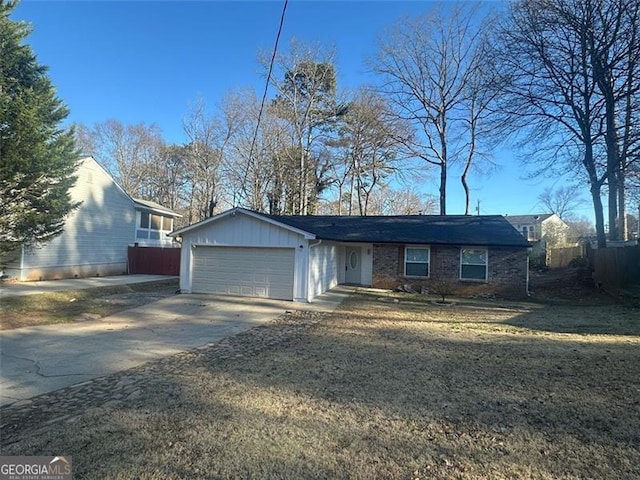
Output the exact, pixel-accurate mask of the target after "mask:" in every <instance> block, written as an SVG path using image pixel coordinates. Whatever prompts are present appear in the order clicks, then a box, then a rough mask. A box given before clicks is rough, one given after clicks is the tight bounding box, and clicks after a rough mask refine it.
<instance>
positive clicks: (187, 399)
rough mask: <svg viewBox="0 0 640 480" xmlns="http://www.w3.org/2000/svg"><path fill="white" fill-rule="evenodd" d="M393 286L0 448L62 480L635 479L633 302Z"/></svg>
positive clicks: (639, 471)
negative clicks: (448, 299) (417, 292)
mask: <svg viewBox="0 0 640 480" xmlns="http://www.w3.org/2000/svg"><path fill="white" fill-rule="evenodd" d="M398 298H399V300H400V301H399V303H397V304H389V303H383V302H380V301H379V300H378V299H377V298H376V295H366V294H356V295H353V296H351V297H350V298H349V299H348V300H346V301H345V302H344V304H343V305H342V306H341V307H340V308H339V309H338V310H337V311H336V312H335V313H334V314H332V315H330V316H327V317H326V318H325V319H324V320H322V321H321V322H320V323H316V324H313V325H309V326H307V327H305V328H298V327H297V328H291V327H290V326H288V325H287V324H286V322H284V323H282V322H281V323H278V322H275V323H273V324H270V325H267V326H265V327H260V328H258V329H254V330H252V331H250V332H247V333H246V334H241V335H238V336H236V337H233V338H232V339H231V340H230V341H229V344H230V345H231V347H233V348H232V349H231V350H230V351H229V350H228V349H227V350H221V351H222V352H223V353H224V354H222V353H215V348H212V349H210V350H204V351H197V352H192V353H190V354H189V355H186V356H180V357H176V358H175V359H174V360H167V361H165V362H162V363H158V364H154V365H156V366H154V367H153V368H152V369H151V370H149V371H147V373H145V374H144V378H145V381H146V382H147V383H146V384H144V386H143V392H142V394H141V395H140V396H138V397H136V399H135V400H132V401H129V402H127V401H124V402H122V404H120V405H119V406H107V407H100V408H91V409H88V410H86V411H77V412H69V411H65V410H64V408H63V407H61V408H60V410H59V411H51V412H50V413H48V414H47V415H50V416H52V418H55V417H56V416H68V415H72V417H71V418H66V419H64V420H60V421H57V422H53V423H51V424H49V426H48V427H47V426H45V427H43V424H44V422H38V424H36V425H33V426H29V424H28V422H27V423H25V425H22V427H20V428H22V431H21V432H20V431H19V432H17V433H15V434H13V436H12V438H11V440H10V442H11V443H5V444H4V445H3V446H2V453H3V454H5V455H17V454H20V455H34V454H41V453H42V452H45V451H46V452H62V453H64V454H68V455H72V456H73V461H74V470H75V473H76V478H105V479H116V478H145V479H161V478H162V479H163V478H185V479H187V478H230V479H235V478H237V479H240V478H285V479H289V478H290V479H294V478H295V479H299V478H318V479H323V478H354V479H417V478H447V479H449V478H455V479H469V480H470V479H478V478H496V479H501V478H537V479H538V478H539V479H584V478H639V477H640V450H638V445H639V444H640V434H639V433H638V432H640V337H639V336H638V335H639V333H640V329H639V326H638V321H637V319H638V317H639V315H638V313H639V312H638V310H630V309H626V308H624V307H620V306H611V305H609V306H604V305H603V306H600V307H594V306H590V307H565V306H557V305H555V306H554V305H547V306H540V305H529V304H510V305H508V306H499V305H497V306H496V305H495V304H494V305H493V307H492V304H491V303H490V302H487V303H482V304H478V305H475V306H473V305H467V306H464V305H454V306H447V307H438V306H436V305H433V304H429V303H424V302H420V301H416V299H414V298H411V297H408V296H406V297H403V296H399V297H398ZM634 319H635V320H634ZM595 326H598V328H597V329H595ZM594 330H597V331H594ZM252 345H253V346H252ZM136 375H138V373H136ZM140 375H142V374H140ZM3 441H4V442H7V440H3Z"/></svg>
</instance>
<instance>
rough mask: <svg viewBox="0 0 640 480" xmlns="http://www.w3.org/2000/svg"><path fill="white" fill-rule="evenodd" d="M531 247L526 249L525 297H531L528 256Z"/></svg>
mask: <svg viewBox="0 0 640 480" xmlns="http://www.w3.org/2000/svg"><path fill="white" fill-rule="evenodd" d="M531 250H532V249H531V247H529V248H527V258H526V259H525V261H526V262H527V264H526V267H527V286H526V292H527V297H530V296H531V292H530V291H529V256H530V255H531Z"/></svg>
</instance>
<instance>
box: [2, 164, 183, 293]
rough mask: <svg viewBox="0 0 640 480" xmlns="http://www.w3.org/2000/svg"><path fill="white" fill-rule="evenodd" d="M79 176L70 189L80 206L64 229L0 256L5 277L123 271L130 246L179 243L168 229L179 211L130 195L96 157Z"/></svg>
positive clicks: (80, 166) (81, 166)
mask: <svg viewBox="0 0 640 480" xmlns="http://www.w3.org/2000/svg"><path fill="white" fill-rule="evenodd" d="M76 175H77V177H78V178H77V180H76V184H75V185H74V187H73V188H71V189H70V191H69V193H70V195H71V198H72V200H73V201H74V202H80V206H79V207H78V208H77V209H76V210H74V211H73V212H71V213H70V214H69V215H68V217H67V219H66V221H65V225H64V231H63V232H62V233H61V234H60V235H58V236H57V237H54V238H53V239H51V240H50V241H48V242H46V243H44V244H42V245H37V246H33V247H25V246H22V247H21V248H19V249H18V250H17V251H14V252H11V253H9V254H7V255H6V256H5V257H4V258H2V259H0V270H1V271H2V274H3V276H5V277H10V278H15V279H17V280H20V281H29V280H44V279H57V278H73V277H91V276H104V275H119V274H125V273H128V247H129V246H133V245H136V244H137V245H139V246H152V247H173V246H175V245H174V240H173V239H172V238H171V237H169V236H168V234H169V233H170V232H171V231H172V230H173V229H174V227H173V222H174V219H176V218H178V217H180V215H179V214H178V213H176V212H173V211H171V210H169V209H167V208H165V207H163V206H162V205H158V204H157V203H154V202H149V201H146V200H142V199H135V198H132V197H131V196H129V195H128V194H127V193H126V192H125V191H124V190H123V189H122V188H121V187H120V186H119V185H118V184H117V183H116V182H115V181H114V179H113V178H112V177H111V175H109V173H107V171H106V170H105V169H104V168H103V167H102V166H101V165H100V164H99V163H98V162H96V161H95V160H94V159H93V157H90V156H89V157H84V158H82V159H81V160H80V161H79V164H78V169H77V170H76Z"/></svg>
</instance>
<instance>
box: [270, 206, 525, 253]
mask: <svg viewBox="0 0 640 480" xmlns="http://www.w3.org/2000/svg"><path fill="white" fill-rule="evenodd" d="M262 215H263V216H264V217H267V218H269V219H272V220H275V221H277V222H280V223H284V224H287V225H291V226H293V227H295V228H298V229H300V230H305V231H307V232H310V233H313V234H315V236H316V238H319V239H324V240H333V241H339V242H365V243H406V244H429V245H469V246H504V247H523V248H526V247H530V246H531V244H530V243H529V242H528V241H527V240H525V238H524V237H523V236H522V235H521V234H520V232H518V231H517V230H516V229H515V228H514V227H513V226H512V225H511V224H510V223H509V222H507V221H506V220H505V218H504V217H503V216H501V215H482V216H469V215H400V216H362V217H361V216H333V215H325V216H321V215H319V216H315V215H308V216H301V215H266V214H262Z"/></svg>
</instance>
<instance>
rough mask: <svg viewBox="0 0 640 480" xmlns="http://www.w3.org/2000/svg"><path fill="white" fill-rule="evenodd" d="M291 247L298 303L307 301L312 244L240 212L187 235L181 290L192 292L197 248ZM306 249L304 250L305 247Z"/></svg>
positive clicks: (183, 238)
mask: <svg viewBox="0 0 640 480" xmlns="http://www.w3.org/2000/svg"><path fill="white" fill-rule="evenodd" d="M199 245H218V246H228V247H289V248H294V249H295V254H294V256H295V268H294V291H293V297H294V300H296V301H306V300H307V294H306V292H307V275H308V268H307V266H308V264H309V250H308V241H307V240H306V239H305V238H304V237H303V236H302V235H301V234H298V233H296V232H293V231H291V230H289V229H286V228H282V227H279V226H277V225H274V224H271V223H269V222H266V221H264V220H258V219H257V218H253V217H252V216H250V215H247V214H244V213H242V212H240V211H238V212H236V213H235V214H230V215H227V216H226V217H223V218H220V219H217V220H215V221H212V222H211V223H209V224H204V225H202V226H201V227H200V228H195V229H193V230H190V231H187V232H184V234H183V235H182V253H181V255H182V256H181V259H180V290H181V291H182V292H185V293H190V292H191V285H192V279H193V251H194V246H199ZM301 247H302V248H301Z"/></svg>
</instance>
